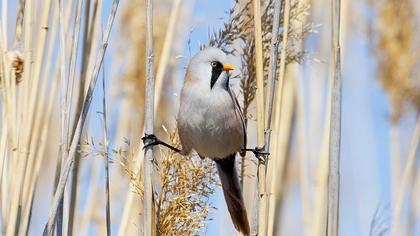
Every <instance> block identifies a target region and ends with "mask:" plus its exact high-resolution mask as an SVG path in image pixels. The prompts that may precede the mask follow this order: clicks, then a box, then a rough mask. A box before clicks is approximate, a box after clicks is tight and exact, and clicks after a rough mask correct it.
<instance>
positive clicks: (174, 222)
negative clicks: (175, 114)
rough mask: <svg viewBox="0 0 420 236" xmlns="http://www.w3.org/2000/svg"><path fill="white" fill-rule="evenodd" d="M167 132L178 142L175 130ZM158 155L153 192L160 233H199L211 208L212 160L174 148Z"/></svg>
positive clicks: (213, 172)
mask: <svg viewBox="0 0 420 236" xmlns="http://www.w3.org/2000/svg"><path fill="white" fill-rule="evenodd" d="M168 136H169V140H170V142H171V144H172V145H174V146H175V147H177V146H179V139H178V134H177V132H176V130H175V131H173V132H169V133H168ZM161 156H162V157H161V159H160V160H158V163H157V169H158V170H159V177H160V191H159V192H157V196H156V204H157V224H158V230H159V235H173V234H174V232H177V234H179V235H196V234H199V233H200V231H201V230H202V229H203V227H204V225H205V221H206V220H208V214H209V211H210V210H211V209H213V207H212V206H211V205H210V204H209V202H208V199H209V197H210V196H211V195H212V194H213V193H214V189H215V187H216V183H217V180H216V178H215V176H216V169H215V168H214V166H213V162H212V160H211V159H201V158H199V157H198V156H192V155H190V156H188V157H184V156H181V155H179V154H177V153H175V152H173V151H169V152H162V155H161Z"/></svg>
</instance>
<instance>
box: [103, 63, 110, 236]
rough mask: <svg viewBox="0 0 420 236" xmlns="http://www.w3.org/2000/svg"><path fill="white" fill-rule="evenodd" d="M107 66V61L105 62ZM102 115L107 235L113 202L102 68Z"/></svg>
mask: <svg viewBox="0 0 420 236" xmlns="http://www.w3.org/2000/svg"><path fill="white" fill-rule="evenodd" d="M104 68H105V63H104ZM102 73H103V74H102V93H103V96H102V117H103V119H104V126H103V129H104V144H103V145H104V149H105V151H104V159H105V202H106V208H105V219H106V235H107V236H110V235H111V202H110V200H109V159H108V158H109V157H108V152H109V146H108V123H107V115H106V98H105V96H106V93H105V91H106V90H105V70H104V69H102Z"/></svg>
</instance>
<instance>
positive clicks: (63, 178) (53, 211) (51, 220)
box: [43, 0, 119, 235]
mask: <svg viewBox="0 0 420 236" xmlns="http://www.w3.org/2000/svg"><path fill="white" fill-rule="evenodd" d="M118 4H119V0H114V1H113V3H112V8H111V13H110V14H109V17H108V22H107V25H106V28H105V32H104V38H103V40H102V45H101V47H100V49H99V53H98V55H97V57H96V60H95V65H94V69H93V71H92V74H91V76H90V83H89V87H88V90H87V93H86V98H85V99H84V102H83V108H82V113H81V116H80V117H79V118H78V120H77V126H76V131H75V133H74V135H73V136H72V142H71V145H70V151H69V155H68V158H67V159H66V163H65V164H64V167H63V171H62V173H61V175H60V180H59V183H58V186H57V190H56V192H55V194H54V198H53V201H52V203H51V207H50V211H49V213H48V223H47V225H46V227H45V229H44V233H43V235H51V232H52V228H53V227H54V224H55V219H56V216H57V209H58V204H59V201H60V199H61V197H62V196H63V194H64V189H65V187H66V183H67V179H68V176H69V173H70V170H71V168H72V166H73V163H74V158H75V155H76V151H77V147H78V141H79V139H80V136H81V134H82V130H83V127H84V124H85V122H86V118H87V114H88V111H89V108H90V105H91V103H92V98H93V90H94V88H95V85H96V81H97V79H98V74H99V70H100V68H101V66H102V62H103V59H104V56H105V52H106V48H107V46H108V40H109V35H110V33H111V29H112V25H113V23H114V19H115V14H116V12H117V9H118Z"/></svg>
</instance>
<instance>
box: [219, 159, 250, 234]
mask: <svg viewBox="0 0 420 236" xmlns="http://www.w3.org/2000/svg"><path fill="white" fill-rule="evenodd" d="M235 156H236V153H235V154H232V155H230V156H228V157H226V158H223V159H215V161H216V163H217V170H218V172H219V177H220V182H221V183H222V188H223V193H224V195H225V201H226V205H227V208H228V210H229V213H230V217H231V218H232V221H233V225H234V226H235V228H236V230H238V231H240V232H241V233H242V234H243V235H249V234H250V230H249V223H248V217H247V214H246V209H245V204H244V200H243V197H242V193H241V187H240V185H239V179H238V174H237V172H236V168H235Z"/></svg>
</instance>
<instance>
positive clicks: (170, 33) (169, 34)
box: [155, 0, 181, 114]
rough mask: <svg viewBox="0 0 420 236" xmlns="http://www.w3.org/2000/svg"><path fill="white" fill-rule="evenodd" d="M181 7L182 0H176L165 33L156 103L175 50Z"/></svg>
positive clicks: (159, 64) (157, 81)
mask: <svg viewBox="0 0 420 236" xmlns="http://www.w3.org/2000/svg"><path fill="white" fill-rule="evenodd" d="M180 7H181V0H175V1H174V3H173V6H172V9H171V14H170V16H169V20H168V27H167V30H166V34H165V40H164V42H163V48H162V52H161V53H160V57H159V63H158V67H157V72H156V86H155V103H156V104H159V102H160V98H161V97H162V96H161V95H160V94H161V91H162V87H163V86H162V85H163V79H164V76H165V72H166V68H167V65H168V59H169V55H170V53H171V50H173V48H171V46H172V43H173V38H174V31H175V26H176V24H175V23H176V22H177V18H178V15H179V12H180ZM156 109H157V106H155V114H156Z"/></svg>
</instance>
